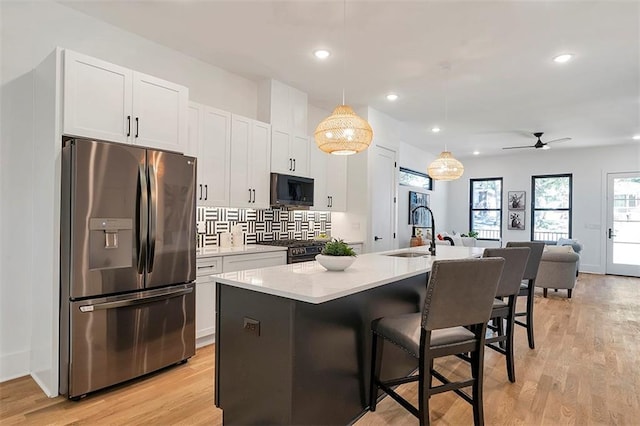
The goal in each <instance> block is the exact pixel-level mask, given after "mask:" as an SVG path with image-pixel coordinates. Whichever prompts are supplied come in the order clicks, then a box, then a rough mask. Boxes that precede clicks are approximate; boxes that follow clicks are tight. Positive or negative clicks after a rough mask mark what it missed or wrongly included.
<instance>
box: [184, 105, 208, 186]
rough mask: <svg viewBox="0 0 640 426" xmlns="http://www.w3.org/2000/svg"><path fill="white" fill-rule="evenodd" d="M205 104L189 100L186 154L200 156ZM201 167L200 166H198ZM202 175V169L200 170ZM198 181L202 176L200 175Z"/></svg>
mask: <svg viewBox="0 0 640 426" xmlns="http://www.w3.org/2000/svg"><path fill="white" fill-rule="evenodd" d="M203 109H204V105H200V104H198V103H195V102H189V106H188V107H187V118H188V120H187V149H186V150H185V151H184V153H185V154H187V155H191V156H192V157H198V156H199V155H200V153H199V150H200V139H201V137H202V129H201V127H202V110H203ZM198 168H199V167H198ZM198 175H200V170H198ZM198 182H200V177H199V176H198Z"/></svg>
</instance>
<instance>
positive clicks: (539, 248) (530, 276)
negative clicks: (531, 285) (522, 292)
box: [507, 241, 544, 280]
mask: <svg viewBox="0 0 640 426" xmlns="http://www.w3.org/2000/svg"><path fill="white" fill-rule="evenodd" d="M507 247H529V248H530V249H531V253H529V260H528V261H527V267H526V268H525V270H524V276H523V277H522V278H524V279H525V280H535V279H536V277H537V276H538V267H539V266H540V259H541V258H542V252H543V251H544V243H540V242H536V241H509V242H508V243H507Z"/></svg>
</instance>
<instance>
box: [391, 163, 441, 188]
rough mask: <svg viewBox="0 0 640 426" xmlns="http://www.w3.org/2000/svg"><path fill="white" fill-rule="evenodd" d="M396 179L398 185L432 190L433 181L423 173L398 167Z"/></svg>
mask: <svg viewBox="0 0 640 426" xmlns="http://www.w3.org/2000/svg"><path fill="white" fill-rule="evenodd" d="M398 177H399V179H398V183H400V185H407V186H415V187H418V188H424V189H429V190H433V181H432V180H431V178H430V177H429V175H427V174H425V173H420V172H416V171H415V170H411V169H405V168H404V167H400V173H399V175H398Z"/></svg>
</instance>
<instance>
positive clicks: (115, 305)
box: [80, 288, 193, 313]
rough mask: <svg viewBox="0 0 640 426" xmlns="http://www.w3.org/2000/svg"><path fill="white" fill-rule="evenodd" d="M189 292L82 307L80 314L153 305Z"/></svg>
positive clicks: (188, 289)
mask: <svg viewBox="0 0 640 426" xmlns="http://www.w3.org/2000/svg"><path fill="white" fill-rule="evenodd" d="M191 292H193V288H183V289H180V290H176V291H172V292H170V293H165V294H158V295H155V296H148V297H141V298H135V299H126V300H118V301H115V302H104V303H96V304H95V305H83V306H80V312H85V313H86V312H93V311H98V310H103V309H114V308H122V307H125V306H136V305H143V304H145V303H154V302H158V301H160V300H165V299H171V298H174V297H178V296H183V295H185V294H189V293H191Z"/></svg>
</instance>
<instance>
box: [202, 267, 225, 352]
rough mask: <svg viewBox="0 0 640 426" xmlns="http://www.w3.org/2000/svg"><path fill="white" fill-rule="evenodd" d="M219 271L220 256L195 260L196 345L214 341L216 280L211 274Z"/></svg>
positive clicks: (220, 270) (220, 268)
mask: <svg viewBox="0 0 640 426" xmlns="http://www.w3.org/2000/svg"><path fill="white" fill-rule="evenodd" d="M221 272H222V258H221V257H206V258H201V259H198V260H197V262H196V347H201V346H205V345H209V344H211V343H213V342H214V341H215V333H216V282H215V280H214V279H213V278H212V277H211V275H212V274H219V273H221Z"/></svg>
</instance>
